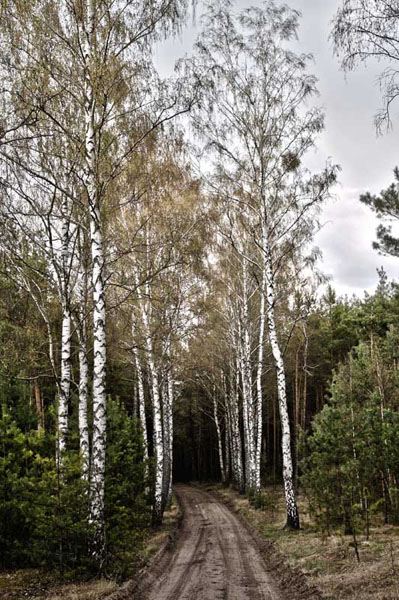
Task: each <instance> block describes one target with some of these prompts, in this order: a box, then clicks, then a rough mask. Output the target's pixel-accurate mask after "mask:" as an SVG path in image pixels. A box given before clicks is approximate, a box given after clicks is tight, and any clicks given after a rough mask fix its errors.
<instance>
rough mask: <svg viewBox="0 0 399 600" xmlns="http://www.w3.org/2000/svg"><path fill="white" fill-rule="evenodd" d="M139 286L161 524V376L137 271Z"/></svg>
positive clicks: (156, 520) (155, 512)
mask: <svg viewBox="0 0 399 600" xmlns="http://www.w3.org/2000/svg"><path fill="white" fill-rule="evenodd" d="M135 280H136V286H137V295H138V298H139V304H140V310H141V318H142V321H143V326H144V337H145V344H146V348H147V363H148V368H149V372H150V381H151V396H152V403H153V416H154V424H153V430H154V458H155V481H154V503H153V523H154V525H159V524H160V523H161V522H162V514H163V502H162V498H163V494H162V490H163V470H164V450H163V446H164V442H163V430H162V429H163V428H162V405H161V398H160V394H159V378H158V372H157V368H156V365H155V360H154V351H153V345H152V338H151V330H150V323H149V319H148V314H147V308H146V307H145V306H144V300H143V296H142V294H141V291H140V285H139V284H140V282H139V278H138V274H137V273H135Z"/></svg>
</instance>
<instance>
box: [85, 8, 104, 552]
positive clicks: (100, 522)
mask: <svg viewBox="0 0 399 600" xmlns="http://www.w3.org/2000/svg"><path fill="white" fill-rule="evenodd" d="M86 9H87V14H86V26H85V31H84V44H83V53H84V57H83V58H84V71H85V72H84V75H85V85H84V96H85V104H84V112H85V126H86V132H85V173H84V179H85V181H84V183H85V187H86V193H87V200H88V205H89V216H90V236H91V240H90V241H91V258H92V286H93V339H94V343H93V441H92V457H91V481H90V483H91V485H90V492H91V497H90V500H91V503H90V515H91V521H92V523H94V525H95V528H96V534H95V540H94V553H95V554H97V555H101V554H102V553H103V550H104V541H105V540H104V487H105V451H106V434H107V410H106V401H107V398H106V310H105V286H104V278H105V277H104V265H105V262H104V247H103V231H102V229H103V223H102V216H101V207H100V201H99V197H98V193H97V178H96V156H95V154H96V150H95V147H96V139H95V129H94V119H95V117H94V115H95V102H94V94H93V88H92V75H93V74H92V64H91V63H92V60H93V51H92V49H93V44H94V34H95V31H94V3H93V0H87V2H86Z"/></svg>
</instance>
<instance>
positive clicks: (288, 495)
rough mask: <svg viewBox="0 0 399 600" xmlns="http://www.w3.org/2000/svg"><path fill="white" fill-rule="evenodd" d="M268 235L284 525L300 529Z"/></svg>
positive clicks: (268, 284)
mask: <svg viewBox="0 0 399 600" xmlns="http://www.w3.org/2000/svg"><path fill="white" fill-rule="evenodd" d="M267 242H268V240H267V236H266V235H265V233H264V246H263V249H264V260H265V264H264V266H265V276H266V287H267V295H266V312H267V321H268V328H269V340H270V345H271V348H272V354H273V359H274V364H275V367H276V375H277V395H278V404H279V411H280V421H281V446H282V455H283V480H284V491H285V502H286V508H287V524H286V527H287V528H291V529H299V514H298V507H297V502H296V494H295V488H294V484H293V467H292V454H291V432H290V422H289V415H288V406H287V391H286V381H285V369H284V361H283V357H282V354H281V349H280V345H279V342H278V338H277V331H276V321H275V314H274V303H275V296H274V273H273V261H272V256H271V251H270V248H269V246H268V243H267Z"/></svg>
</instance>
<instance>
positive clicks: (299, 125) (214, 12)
mask: <svg viewBox="0 0 399 600" xmlns="http://www.w3.org/2000/svg"><path fill="white" fill-rule="evenodd" d="M297 25H298V14H297V13H296V12H295V11H291V10H290V9H288V8H287V7H286V6H276V5H275V4H274V3H271V2H270V3H267V4H266V5H265V8H263V9H258V8H250V9H247V10H245V11H243V12H242V13H241V14H240V15H238V16H237V17H235V16H233V15H232V14H231V13H230V11H229V3H219V4H217V5H215V6H212V7H209V8H208V12H207V14H206V19H205V29H204V32H203V34H202V36H201V40H200V41H199V42H198V43H197V46H196V48H197V54H196V56H195V58H194V59H193V60H192V61H191V62H189V65H188V68H189V69H190V70H191V72H192V73H193V74H194V76H196V77H201V78H203V80H204V86H206V92H205V93H204V99H203V102H202V104H201V111H197V112H195V114H194V127H196V128H197V130H198V131H199V132H200V134H201V135H202V136H203V138H204V140H205V142H206V148H207V150H208V152H209V151H213V158H214V178H213V186H214V187H215V186H216V187H217V190H218V194H219V196H221V197H224V198H225V199H226V203H225V205H226V212H227V213H228V214H234V212H237V211H238V212H239V214H240V215H242V223H243V224H244V226H245V228H246V230H247V232H248V234H249V235H250V236H251V238H252V244H253V250H252V251H251V252H250V253H249V254H246V258H247V259H248V260H250V261H252V262H254V263H255V264H256V266H257V268H258V269H259V270H260V272H261V273H262V278H264V279H265V285H266V296H265V307H266V316H267V324H268V333H269V341H270V344H271V348H272V352H273V358H274V363H275V369H276V376H277V390H278V398H279V411H280V421H281V426H282V455H283V478H284V486H285V495H286V505H287V527H292V528H298V527H299V517H298V510H297V505H296V498H295V490H294V486H293V471H292V456H291V436H290V422H289V414H288V407H287V394H286V381H285V368H284V359H283V349H282V344H281V341H280V339H279V335H278V332H277V323H276V315H275V311H276V307H277V303H278V298H279V294H278V292H277V290H276V282H277V281H278V273H279V271H281V270H282V269H286V268H287V265H289V263H290V258H291V257H293V256H294V255H295V254H300V252H301V248H303V247H306V246H307V245H308V244H309V242H310V241H311V236H312V231H313V228H314V219H315V211H316V209H317V207H318V206H319V204H320V203H321V202H322V200H323V199H324V198H325V197H326V196H327V195H328V190H329V187H330V185H331V183H333V181H334V179H335V171H334V169H333V168H330V167H327V168H326V170H325V171H324V172H323V173H321V174H318V175H313V176H312V175H311V174H309V173H308V172H307V171H306V169H305V168H304V167H303V166H302V162H303V158H304V155H305V154H306V152H307V150H309V148H311V147H312V146H313V145H314V140H315V136H316V135H317V134H318V133H319V132H320V131H321V130H322V128H323V115H322V113H321V112H320V110H318V109H317V108H310V109H306V105H305V103H306V101H307V99H308V98H310V97H311V96H312V95H313V93H314V92H315V78H314V77H313V76H311V75H309V74H308V73H307V70H306V69H307V63H308V60H309V57H307V56H304V55H295V54H294V53H293V52H292V51H291V50H290V49H289V47H288V43H289V41H290V39H292V38H293V37H294V36H295V34H296V30H297ZM208 160H209V154H208ZM230 220H231V219H230ZM230 238H231V243H232V244H233V245H234V246H235V247H236V248H237V247H238V242H239V239H237V237H236V234H235V233H234V230H233V229H232V234H231V236H230ZM238 250H239V248H238ZM258 250H260V254H259V256H260V257H261V258H260V260H258V259H257V258H256V254H257V251H258ZM242 335H243V336H244V340H245V338H246V331H245V313H244V323H243V328H242ZM242 359H243V357H241V360H242ZM248 373H249V372H248ZM248 377H249V375H247V376H246V378H247V380H248ZM247 385H248V384H247Z"/></svg>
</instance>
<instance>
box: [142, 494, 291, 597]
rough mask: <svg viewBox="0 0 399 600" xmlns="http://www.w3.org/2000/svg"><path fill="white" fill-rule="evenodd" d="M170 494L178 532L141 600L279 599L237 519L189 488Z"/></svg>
mask: <svg viewBox="0 0 399 600" xmlns="http://www.w3.org/2000/svg"><path fill="white" fill-rule="evenodd" d="M175 491H176V493H177V495H178V497H179V500H180V503H181V505H182V508H183V514H184V519H183V523H182V531H181V532H180V534H179V536H178V540H177V543H176V547H175V548H174V551H173V554H172V558H171V560H170V561H169V564H168V565H167V566H166V569H165V570H164V571H162V572H161V574H160V575H159V576H158V577H157V578H156V579H154V580H153V582H152V584H151V587H150V590H149V592H148V594H147V595H146V599H148V600H282V599H283V597H282V596H281V595H280V594H279V592H278V590H277V588H276V586H275V584H274V583H273V581H271V578H270V575H269V574H268V573H267V570H266V565H265V563H264V561H263V559H262V557H261V555H260V553H259V550H258V548H257V547H256V544H255V542H254V540H253V538H252V536H251V535H250V534H249V533H248V531H247V530H246V529H245V527H244V526H243V525H242V524H241V523H240V521H239V520H238V518H237V517H236V516H235V515H234V514H233V513H232V512H230V510H229V509H228V508H227V507H226V506H224V505H223V504H221V503H220V502H218V501H217V500H216V499H215V498H214V497H213V496H212V495H211V494H209V493H207V492H205V491H202V490H199V489H197V488H193V487H189V486H177V487H176V488H175ZM284 598H285V596H284Z"/></svg>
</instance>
